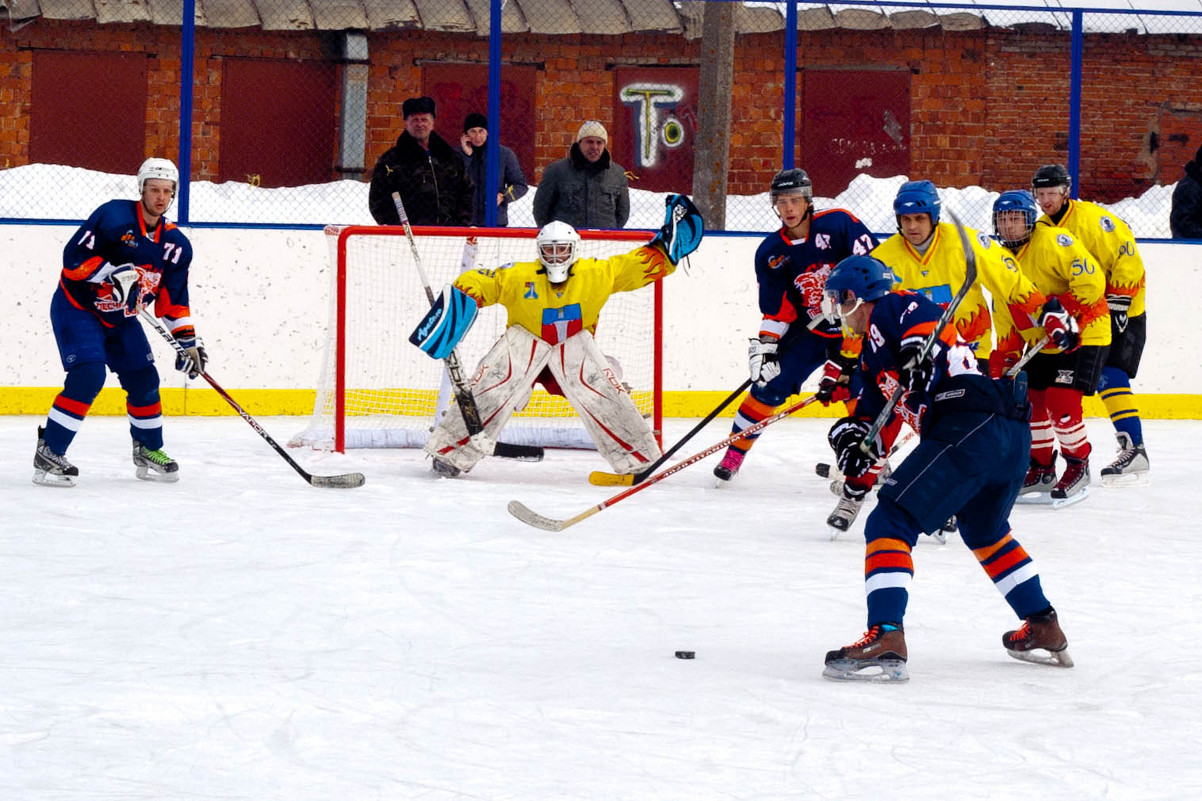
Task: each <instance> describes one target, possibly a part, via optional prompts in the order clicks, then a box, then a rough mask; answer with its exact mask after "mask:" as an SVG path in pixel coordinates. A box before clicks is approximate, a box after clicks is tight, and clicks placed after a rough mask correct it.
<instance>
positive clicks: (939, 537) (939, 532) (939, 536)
mask: <svg viewBox="0 0 1202 801" xmlns="http://www.w3.org/2000/svg"><path fill="white" fill-rule="evenodd" d="M928 536H930V537H931V539H933V540H935V542H937V543H939V544H940V545H947V532H946V531H944V530H943V529H941V528H940V529H936V530H934V531H932V532H931V533H930V534H929V535H928Z"/></svg>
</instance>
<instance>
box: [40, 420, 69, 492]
mask: <svg viewBox="0 0 1202 801" xmlns="http://www.w3.org/2000/svg"><path fill="white" fill-rule="evenodd" d="M45 433H46V429H44V428H42V427H41V426H38V446H37V449H36V450H34V452H33V483H34V484H41V485H42V486H44V487H74V486H75V479H76V477H77V476H78V475H79V468H78V467H76V466H75V465H73V464H71V463H70V462H68V461H67V457H66V456H63V455H61V454H58V453H55V452H54V451H52V450H50V448H49V446H47V445H46V440H45V439H43V436H44V435H45Z"/></svg>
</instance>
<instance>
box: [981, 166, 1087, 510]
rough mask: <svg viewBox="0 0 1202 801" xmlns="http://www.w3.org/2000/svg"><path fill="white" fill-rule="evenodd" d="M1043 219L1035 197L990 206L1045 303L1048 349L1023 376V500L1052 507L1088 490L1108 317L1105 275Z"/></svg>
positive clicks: (1022, 194)
mask: <svg viewBox="0 0 1202 801" xmlns="http://www.w3.org/2000/svg"><path fill="white" fill-rule="evenodd" d="M1038 213H1039V212H1038V210H1037V209H1036V207H1035V199H1034V197H1032V196H1031V193H1030V192H1028V191H1026V190H1023V189H1020V190H1014V191H1010V192H1003V193H1002V194H1001V195H1000V196H999V197H998V199H997V200H996V201H994V204H993V221H994V222H993V225H994V230H995V231H996V233H997V237H998V240H999V241H1000V242H1001V243H1002V244H1003V245H1005V246H1006V247H1007V248H1009V249H1010V250H1011V251H1012V252H1013V253H1014V256H1015V258H1016V259H1017V260H1018V263H1019V264H1020V265H1021V267H1022V271H1023V272H1024V273H1025V274H1026V275H1027V276H1029V277H1030V278H1031V280H1032V281H1033V282H1034V283H1035V286H1037V287H1038V288H1039V289H1040V290H1041V291H1042V292H1044V293H1045V294H1046V295H1047V296H1048V303H1047V304H1046V305H1045V306H1044V318H1043V327H1044V333H1046V334H1047V335H1048V337H1049V339H1050V343H1049V345H1048V346H1046V347H1044V348H1043V349H1042V350H1040V351H1039V353H1037V354H1036V355H1035V357H1034V358H1033V359H1031V361H1030V362H1029V363H1028V364H1027V368H1026V369H1027V378H1028V381H1029V382H1030V383H1029V398H1030V403H1031V467H1030V469H1029V471H1028V472H1027V479H1026V482H1025V483H1024V485H1023V489H1022V494H1024V495H1028V494H1033V493H1040V494H1042V493H1044V492H1048V496H1047V497H1048V499H1049V500H1050V501H1051V502H1052V503H1056V502H1063V501H1066V500H1067V499H1069V498H1072V497H1073V496H1076V495H1078V494H1081V493H1082V492H1083V490H1084V489H1085V487H1087V486H1088V485H1089V454H1090V451H1091V447H1090V444H1089V438H1088V436H1087V435H1086V431H1085V422H1084V421H1083V420H1082V414H1081V398H1082V397H1083V396H1085V395H1092V394H1093V393H1094V391H1095V388H1096V387H1097V384H1098V377H1099V376H1100V375H1101V373H1102V365H1104V364H1105V363H1106V356H1107V353H1108V352H1109V349H1110V310H1109V309H1108V308H1107V305H1106V276H1105V275H1104V273H1103V272H1102V268H1101V267H1099V266H1098V265H1097V263H1096V262H1095V261H1094V260H1093V257H1092V256H1091V255H1090V253H1089V251H1088V250H1086V249H1085V246H1084V245H1082V244H1081V243H1080V242H1078V241H1077V240H1076V239H1074V238H1073V236H1072V234H1070V233H1069V232H1068V231H1065V230H1064V229H1061V228H1056V227H1055V226H1053V225H1051V224H1049V223H1048V221H1046V220H1042V219H1041V220H1040V221H1039V222H1038V223H1036V221H1035V218H1036V216H1038ZM1056 441H1059V443H1060V453H1061V455H1062V456H1063V457H1064V461H1065V468H1064V474H1063V475H1062V476H1061V477H1060V480H1059V481H1057V480H1056V466H1055V460H1056V452H1055V450H1054V449H1053V445H1054V444H1055V442H1056ZM1049 490H1050V492H1049ZM1082 497H1084V495H1083V494H1082Z"/></svg>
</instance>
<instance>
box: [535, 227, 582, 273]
mask: <svg viewBox="0 0 1202 801" xmlns="http://www.w3.org/2000/svg"><path fill="white" fill-rule="evenodd" d="M535 241H536V242H537V244H538V260H539V262H540V263H541V264H542V265H543V267H545V268H546V270H547V280H548V281H550V282H551V283H553V284H562V283H563V282H564V281H566V280H568V275H569V273H570V271H571V269H572V265H573V264H575V263H576V250H577V247H578V246H579V245H580V234H578V233H576V229H575V228H573V227H572V226H570V225H568V224H567V223H565V222H559V221H558V220H557V221H555V222H549V223H547V224H546V225H544V226H543V227H542V230H540V231H539V232H538V238H537V239H536V240H535Z"/></svg>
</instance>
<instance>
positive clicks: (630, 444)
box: [548, 331, 660, 475]
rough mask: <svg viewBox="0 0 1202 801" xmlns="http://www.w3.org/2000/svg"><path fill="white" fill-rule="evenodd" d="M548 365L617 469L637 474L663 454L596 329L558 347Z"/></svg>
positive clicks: (604, 453)
mask: <svg viewBox="0 0 1202 801" xmlns="http://www.w3.org/2000/svg"><path fill="white" fill-rule="evenodd" d="M548 367H550V369H551V374H552V375H553V376H554V377H555V380H556V381H558V382H559V386H560V388H561V389H562V390H563V394H564V396H565V397H566V398H567V399H568V402H569V403H571V404H572V408H574V409H575V410H576V414H578V415H579V416H580V420H581V422H582V423H584V428H585V430H586V431H588V433H589V436H590V437H592V438H593V443H594V444H595V445H596V446H597V451H598V452H599V453H600V454H601V456H602V457H604V458H605V460H606V461H607V462H609V465H610V467H612V468H613V471H614V472H615V473H619V474H623V475H624V474H629V473H637V472H639V471H640V470H643V469H644V468H646V467H647V466H648V465H650V464H651V463H652V462H654V461H655V460H656V459H658V458H659V456H660V450H659V445H658V444H657V443H656V441H655V435H654V434H653V433H652V431H651V426H649V425H648V424H647V421H646V420H644V419H643V415H642V413H641V412H639V409H638V407H637V406H636V405H635V403H634V401H633V400H632V399H631V397H630V394H629V393H628V392H627V391H626V390H625V389H624V388H623V387H622V384H621V383H620V382H619V380H618V376H617V375H616V374H615V373H614V369H613V365H612V364H611V363H610V361H609V359H607V358H606V357H605V354H603V353H602V352H601V350H600V348H598V347H597V343H596V342H595V341H594V340H593V335H592V334H591V333H589V332H588V331H581V332H580V333H578V334H575V335H573V336H571V337H568V339H567V340H566V341H564V342H563V343H561V344H560V345H558V346H556V348H555V355H554V358H552V359H551V361H550V363H549V365H548Z"/></svg>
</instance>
